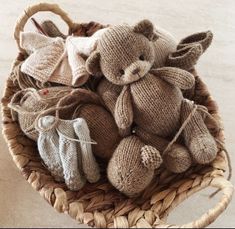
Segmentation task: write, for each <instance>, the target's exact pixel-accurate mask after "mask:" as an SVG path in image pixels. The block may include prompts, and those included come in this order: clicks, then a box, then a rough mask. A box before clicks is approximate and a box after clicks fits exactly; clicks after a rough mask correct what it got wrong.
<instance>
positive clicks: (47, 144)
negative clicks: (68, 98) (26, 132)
mask: <svg viewBox="0 0 235 229" xmlns="http://www.w3.org/2000/svg"><path fill="white" fill-rule="evenodd" d="M38 127H39V129H38V131H39V137H38V142H37V143H38V151H39V154H40V156H41V158H42V160H43V161H44V163H45V165H46V166H47V168H48V170H49V171H50V172H51V174H52V175H53V176H54V178H55V179H56V180H57V181H63V177H64V176H63V167H62V162H61V159H60V155H59V136H58V134H57V131H56V125H55V117H53V116H44V117H42V118H40V119H39V120H38Z"/></svg>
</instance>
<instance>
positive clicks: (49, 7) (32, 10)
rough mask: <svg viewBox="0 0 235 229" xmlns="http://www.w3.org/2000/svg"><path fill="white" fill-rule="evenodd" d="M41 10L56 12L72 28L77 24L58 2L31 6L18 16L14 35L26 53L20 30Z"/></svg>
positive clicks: (22, 50)
mask: <svg viewBox="0 0 235 229" xmlns="http://www.w3.org/2000/svg"><path fill="white" fill-rule="evenodd" d="M41 11H50V12H53V13H54V14H57V15H59V16H60V17H61V18H62V20H63V21H64V22H65V23H66V24H67V25H68V27H69V29H70V30H72V29H73V27H74V25H75V23H74V22H73V21H72V20H71V19H70V17H69V16H68V14H67V13H66V12H65V11H64V10H62V9H61V8H60V7H59V5H57V4H50V3H39V4H35V5H32V6H29V7H28V8H26V9H25V10H24V13H23V14H22V15H21V16H20V17H19V18H18V20H17V22H16V25H15V31H14V37H15V40H16V43H17V46H18V48H19V50H20V51H21V52H23V53H25V50H24V49H22V48H21V47H20V32H21V31H23V30H24V26H25V24H26V23H27V21H28V19H29V18H30V17H32V16H33V15H34V14H36V13H38V12H41Z"/></svg>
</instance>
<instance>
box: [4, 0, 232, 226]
mask: <svg viewBox="0 0 235 229" xmlns="http://www.w3.org/2000/svg"><path fill="white" fill-rule="evenodd" d="M37 2H39V1H36V0H28V1H27V0H17V1H10V0H8V1H7V0H0V5H1V7H0V76H1V78H0V88H1V93H2V89H3V85H4V82H5V80H6V78H7V75H8V73H9V70H10V65H11V61H12V60H13V59H14V57H15V56H16V53H17V49H16V45H15V42H14V40H13V36H12V34H13V27H14V23H15V21H16V19H17V17H18V16H19V14H20V13H21V12H22V11H23V9H24V8H25V7H26V6H27V5H28V4H33V3H37ZM49 2H57V3H59V4H60V5H61V7H63V8H64V9H65V10H66V11H68V12H69V14H70V15H71V16H72V18H73V19H74V20H77V21H83V22H88V21H90V20H94V21H98V22H101V23H110V24H115V23H121V22H128V23H131V24H132V23H135V22H137V21H138V20H140V19H143V18H149V19H150V20H152V21H153V22H154V23H155V24H156V25H160V26H161V27H164V28H165V29H167V30H169V31H170V32H172V33H173V34H175V36H176V38H177V39H180V38H182V37H184V36H186V35H188V34H190V33H194V32H196V31H203V30H207V29H211V30H212V31H213V32H214V34H215V38H214V41H213V45H212V46H211V47H210V48H209V50H208V52H206V54H204V55H203V57H202V58H201V60H200V63H199V64H198V70H199V72H201V74H202V75H203V77H204V80H205V82H206V83H207V84H208V85H209V88H210V90H211V92H212V94H213V96H214V97H215V99H216V100H217V101H218V104H219V106H220V110H221V114H222V116H223V119H224V125H225V130H226V137H227V148H228V150H229V151H230V152H231V156H232V161H233V165H234V161H235V156H234V152H235V134H234V130H235V122H234V121H235V119H234V117H235V103H234V99H235V73H234V72H235V67H234V61H235V16H234V12H235V1H234V0H194V1H193V0H177V1H173V0H112V1H111V0H93V1H92V0H80V1H78V0H57V1H49ZM37 18H38V19H40V18H48V15H47V14H40V15H39V16H38V17H37ZM56 21H58V22H60V21H59V20H58V18H57V20H56ZM61 26H62V25H61ZM234 181H235V179H234V178H233V183H235V182H234ZM208 193H209V192H208V191H207V192H203V193H199V194H198V195H196V196H195V197H193V198H190V199H189V200H187V201H186V202H185V203H184V204H182V205H181V206H180V207H178V208H177V209H176V210H175V211H174V212H173V213H172V215H171V216H170V218H169V221H170V222H171V223H185V222H187V221H189V220H193V219H196V217H198V216H200V214H201V213H203V212H205V210H206V209H209V207H212V206H213V205H214V204H215V203H216V201H217V200H218V198H219V197H220V195H218V196H217V197H215V198H214V199H213V200H209V199H208V195H207V194H208ZM234 203H235V202H234V201H233V202H232V203H231V204H230V207H229V208H228V209H227V211H226V212H225V213H224V214H223V215H222V216H221V217H220V218H219V219H218V220H217V221H216V222H215V223H213V224H212V225H211V226H212V227H235V220H234V216H235V206H234ZM0 227H84V226H81V225H78V224H77V223H76V222H75V221H73V220H72V219H70V218H69V216H67V215H64V214H58V213H57V212H56V211H55V210H54V209H53V208H52V207H51V206H49V205H48V204H47V203H46V202H45V201H44V200H43V199H42V198H41V197H40V196H39V194H38V193H37V192H35V191H34V190H33V189H32V188H31V187H30V185H29V184H28V183H27V182H26V181H25V180H24V179H23V177H22V176H21V175H20V173H19V171H18V170H17V168H16V167H15V165H14V163H13V161H12V159H11V156H10V155H9V154H8V148H7V146H6V144H5V142H4V140H3V138H2V136H0Z"/></svg>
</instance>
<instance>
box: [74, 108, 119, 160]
mask: <svg viewBox="0 0 235 229" xmlns="http://www.w3.org/2000/svg"><path fill="white" fill-rule="evenodd" d="M75 117H80V118H84V119H85V120H86V122H87V125H88V127H89V130H90V135H91V138H92V139H93V140H94V141H95V142H97V144H93V145H92V149H93V152H94V154H95V155H96V156H98V157H101V158H104V159H110V158H111V156H112V154H113V152H114V150H115V148H116V147H117V145H118V143H119V142H120V140H121V138H120V136H119V134H118V128H117V126H116V123H115V121H114V118H113V117H112V115H111V114H110V113H109V112H108V111H107V110H105V108H103V107H102V106H101V105H95V104H84V105H82V106H81V107H80V108H79V109H78V110H77V112H76V116H75Z"/></svg>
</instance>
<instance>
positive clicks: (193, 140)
mask: <svg viewBox="0 0 235 229" xmlns="http://www.w3.org/2000/svg"><path fill="white" fill-rule="evenodd" d="M193 108H194V106H193V103H192V102H191V101H189V100H184V101H183V103H182V109H181V114H182V116H181V121H182V123H183V122H184V121H185V120H186V119H187V117H188V116H189V115H190V113H191V112H192V110H193ZM183 136H184V140H185V144H186V146H187V147H188V148H189V150H190V152H191V154H192V157H193V159H194V160H195V161H196V162H197V163H199V164H208V163H210V162H211V161H213V160H214V159H215V157H216V154H217V146H216V142H215V139H214V138H213V136H212V135H211V134H210V132H209V130H208V129H207V127H206V125H205V123H204V118H203V115H202V113H201V112H199V111H196V112H195V114H194V115H193V116H192V117H191V119H190V121H189V122H188V124H187V125H186V126H185V128H184V130H183Z"/></svg>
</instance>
